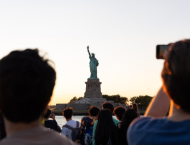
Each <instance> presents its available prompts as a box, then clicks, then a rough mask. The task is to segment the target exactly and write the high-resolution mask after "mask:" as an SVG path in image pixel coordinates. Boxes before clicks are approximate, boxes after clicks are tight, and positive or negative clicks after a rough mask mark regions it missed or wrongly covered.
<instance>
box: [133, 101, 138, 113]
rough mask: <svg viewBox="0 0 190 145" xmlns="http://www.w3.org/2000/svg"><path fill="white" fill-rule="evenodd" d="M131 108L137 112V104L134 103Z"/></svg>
mask: <svg viewBox="0 0 190 145" xmlns="http://www.w3.org/2000/svg"><path fill="white" fill-rule="evenodd" d="M132 108H133V109H134V110H135V111H136V112H137V104H136V103H133V104H132Z"/></svg>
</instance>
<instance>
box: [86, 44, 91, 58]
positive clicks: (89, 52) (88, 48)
mask: <svg viewBox="0 0 190 145" xmlns="http://www.w3.org/2000/svg"><path fill="white" fill-rule="evenodd" d="M87 51H88V54H89V57H91V55H90V51H89V46H87Z"/></svg>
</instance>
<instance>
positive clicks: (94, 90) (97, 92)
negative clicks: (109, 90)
mask: <svg viewBox="0 0 190 145" xmlns="http://www.w3.org/2000/svg"><path fill="white" fill-rule="evenodd" d="M85 83H86V92H85V93H84V98H102V93H101V82H100V81H99V79H88V80H87V82H85Z"/></svg>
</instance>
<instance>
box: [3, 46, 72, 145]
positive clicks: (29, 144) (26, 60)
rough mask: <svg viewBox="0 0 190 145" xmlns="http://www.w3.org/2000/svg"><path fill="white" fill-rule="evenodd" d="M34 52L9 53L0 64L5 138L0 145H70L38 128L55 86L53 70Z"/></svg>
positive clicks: (64, 140) (55, 134)
mask: <svg viewBox="0 0 190 145" xmlns="http://www.w3.org/2000/svg"><path fill="white" fill-rule="evenodd" d="M48 62H49V61H48V60H47V59H44V58H43V57H40V56H39V54H38V50H37V49H35V50H31V49H26V50H24V51H12V52H11V53H10V54H8V55H7V56H5V57H4V58H2V59H1V60H0V110H1V112H2V114H3V117H4V121H5V129H6V134H7V137H6V138H5V139H4V140H2V141H1V142H0V144H1V145H37V144H38V145H39V144H40V145H52V144H59V145H73V144H75V143H73V142H71V141H70V140H68V139H67V138H66V137H64V136H60V135H59V134H58V133H56V132H54V131H51V130H48V129H46V128H45V127H43V126H42V125H41V120H42V116H43V115H44V114H45V113H46V111H47V106H48V103H49V101H50V99H51V96H52V92H53V88H54V85H55V79H56V73H55V70H54V69H53V68H52V67H51V66H50V65H49V64H48Z"/></svg>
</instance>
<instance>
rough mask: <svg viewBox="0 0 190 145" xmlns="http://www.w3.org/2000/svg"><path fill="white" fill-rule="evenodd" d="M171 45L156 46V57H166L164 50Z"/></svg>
mask: <svg viewBox="0 0 190 145" xmlns="http://www.w3.org/2000/svg"><path fill="white" fill-rule="evenodd" d="M169 48H170V45H157V46H156V58H157V59H164V56H163V55H164V52H165V50H169Z"/></svg>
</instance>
